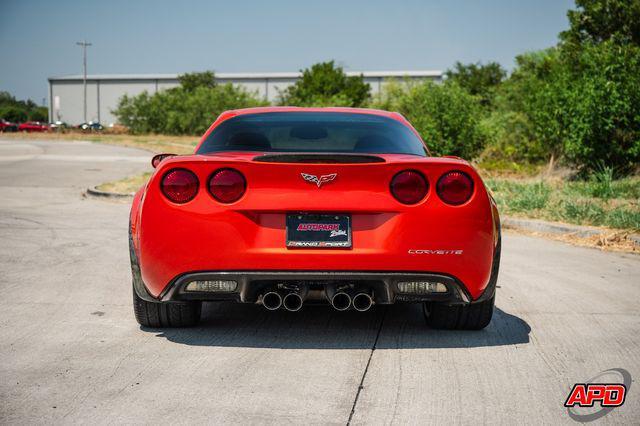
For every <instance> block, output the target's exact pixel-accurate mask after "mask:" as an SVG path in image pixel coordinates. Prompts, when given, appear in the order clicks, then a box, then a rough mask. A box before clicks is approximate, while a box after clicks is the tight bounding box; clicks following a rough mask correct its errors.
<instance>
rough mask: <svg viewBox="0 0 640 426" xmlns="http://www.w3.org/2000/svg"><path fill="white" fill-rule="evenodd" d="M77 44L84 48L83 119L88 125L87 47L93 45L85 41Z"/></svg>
mask: <svg viewBox="0 0 640 426" xmlns="http://www.w3.org/2000/svg"><path fill="white" fill-rule="evenodd" d="M76 44H77V45H78V46H82V70H83V74H82V75H83V77H82V85H83V89H84V96H83V102H84V109H83V117H84V122H85V123H86V122H87V47H88V46H91V43H87V41H86V40H84V41H78V42H76Z"/></svg>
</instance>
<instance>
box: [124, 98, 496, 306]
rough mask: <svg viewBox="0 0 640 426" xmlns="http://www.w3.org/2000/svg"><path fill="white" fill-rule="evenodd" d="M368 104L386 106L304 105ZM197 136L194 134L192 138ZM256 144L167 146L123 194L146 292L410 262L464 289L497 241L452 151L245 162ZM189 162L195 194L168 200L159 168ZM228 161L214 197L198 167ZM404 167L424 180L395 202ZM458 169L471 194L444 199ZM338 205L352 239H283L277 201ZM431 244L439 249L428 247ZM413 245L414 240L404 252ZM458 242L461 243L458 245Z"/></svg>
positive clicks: (475, 288) (317, 207) (398, 268)
mask: <svg viewBox="0 0 640 426" xmlns="http://www.w3.org/2000/svg"><path fill="white" fill-rule="evenodd" d="M289 110H295V111H298V110H300V109H299V108H288V107H286V108H258V109H248V110H238V111H228V112H225V113H223V114H221V115H220V117H219V118H218V119H217V120H216V122H215V123H214V124H213V125H212V126H211V128H210V129H209V130H208V131H207V133H206V134H205V137H206V135H207V134H209V133H210V132H211V131H213V129H215V126H217V125H219V124H220V123H221V122H222V121H224V120H226V119H228V118H230V117H233V116H235V115H238V114H247V113H256V112H257V113H259V112H274V111H289ZM306 110H319V111H336V112H345V113H353V112H359V113H368V114H378V115H385V116H388V117H392V118H394V119H396V120H398V121H400V122H402V123H404V124H405V125H407V126H410V125H409V124H408V122H406V120H405V119H404V118H403V117H402V116H400V115H399V114H397V113H390V112H384V111H375V110H354V109H349V108H330V109H306ZM203 139H204V138H203ZM256 155H257V153H255V152H254V153H250V152H235V153H234V152H224V153H216V154H207V155H187V156H177V157H171V158H167V159H165V160H164V161H162V162H161V163H160V165H159V166H158V168H157V169H156V170H155V172H154V174H153V175H152V176H151V178H150V180H149V183H148V184H147V185H146V186H145V187H144V188H142V189H141V190H140V191H139V192H138V193H137V194H136V197H135V198H134V202H133V206H132V210H131V226H132V234H133V240H134V247H135V248H136V251H137V254H138V257H139V261H140V267H141V271H142V278H143V281H144V283H145V284H146V286H147V288H148V290H149V292H150V293H151V294H153V295H156V296H157V295H159V294H160V293H161V292H162V291H163V289H164V288H165V287H166V286H167V284H168V283H169V282H170V281H171V280H172V279H173V278H175V277H176V276H178V275H180V274H182V273H185V272H194V271H229V270H243V271H252V270H253V271H260V270H280V271H283V270H307V271H318V270H326V271H331V270H335V271H395V272H402V271H411V272H435V273H444V274H449V275H453V276H455V277H457V278H458V279H460V280H461V281H462V282H463V283H464V284H465V286H466V287H467V289H468V290H469V292H470V294H471V295H472V297H473V298H474V299H475V298H477V297H479V296H480V295H481V294H482V291H483V290H484V288H485V287H486V285H487V283H488V281H489V275H490V270H491V263H492V259H493V250H494V247H495V244H496V242H497V229H498V223H499V222H498V221H499V219H498V215H497V209H496V207H495V203H493V200H492V199H491V198H490V196H489V195H488V193H487V191H486V190H485V187H484V185H483V183H482V181H481V179H480V177H479V176H478V174H477V172H476V171H475V170H474V169H473V167H471V165H469V163H467V162H466V161H463V160H461V159H457V158H444V157H441V158H436V157H418V156H413V155H399V154H376V155H377V156H379V157H382V158H384V159H385V160H386V162H384V163H367V164H298V163H293V164H292V163H286V164H285V163H264V162H254V161H252V159H253V158H254V157H256ZM176 168H178V169H187V170H190V171H192V172H193V173H195V175H196V176H197V178H198V181H199V190H198V192H197V194H196V195H195V197H194V198H193V199H192V200H190V201H188V202H186V203H184V204H176V203H173V202H171V201H169V200H168V199H167V197H165V196H164V195H163V194H162V193H161V191H160V182H161V180H162V178H163V176H164V175H165V174H166V173H167V172H169V171H170V170H173V169H176ZM229 168H232V169H234V170H237V171H238V172H240V173H241V174H242V175H243V176H244V178H245V180H246V190H245V191H244V193H243V194H242V196H241V197H240V198H239V199H238V200H237V201H235V202H231V203H228V204H227V203H221V202H219V201H217V200H216V199H215V198H214V197H213V195H212V193H211V192H210V190H209V188H208V185H209V178H210V177H211V176H212V175H213V174H214V173H215V172H216V171H217V170H220V169H229ZM405 170H414V171H417V172H419V173H420V174H422V175H423V176H424V177H425V178H426V180H427V193H426V195H425V196H424V197H423V198H422V199H421V200H419V201H418V202H417V203H416V204H413V205H407V204H403V203H401V202H399V201H398V200H397V199H396V198H394V196H393V195H392V194H391V190H390V184H391V180H392V179H393V177H394V176H395V175H397V174H398V173H400V172H402V171H405ZM452 170H458V171H462V172H464V173H466V174H467V175H468V176H469V177H470V178H471V179H472V181H473V193H472V195H471V198H470V199H469V200H468V201H467V202H465V203H464V204H462V205H460V206H453V205H449V204H446V203H444V202H443V201H442V199H440V198H439V197H438V195H437V194H436V191H435V187H436V183H437V182H438V179H440V177H442V176H443V175H444V174H446V173H447V172H450V171H452ZM301 173H308V174H313V175H316V176H322V175H329V174H333V173H337V177H336V178H335V180H334V181H333V182H332V183H331V185H323V186H322V187H318V186H316V185H309V182H307V181H305V180H304V179H303V178H302V176H301ZM300 211H304V212H319V213H320V212H322V213H327V212H328V213H334V212H335V213H349V214H351V217H352V229H353V247H352V248H351V249H315V248H314V249H295V250H294V249H288V248H287V247H285V239H286V236H285V218H286V213H287V212H300ZM435 250H444V251H445V252H444V253H448V252H449V251H455V252H456V254H455V255H453V254H430V253H434V251H435ZM410 251H413V252H410ZM460 251H461V252H460Z"/></svg>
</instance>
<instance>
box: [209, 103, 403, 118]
mask: <svg viewBox="0 0 640 426" xmlns="http://www.w3.org/2000/svg"><path fill="white" fill-rule="evenodd" d="M268 112H339V113H346V114H370V115H379V116H383V117H389V118H393V119H395V120H401V121H404V119H403V117H402V115H400V114H398V113H397V112H390V111H384V110H381V109H373V108H349V107H324V108H316V107H294V106H267V107H255V108H241V109H233V110H229V111H225V112H223V113H222V114H220V117H219V119H220V120H225V119H228V118H231V117H235V116H237V115H246V114H261V113H268Z"/></svg>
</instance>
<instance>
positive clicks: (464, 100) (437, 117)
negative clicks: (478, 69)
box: [374, 81, 484, 159]
mask: <svg viewBox="0 0 640 426" xmlns="http://www.w3.org/2000/svg"><path fill="white" fill-rule="evenodd" d="M374 106H376V107H384V108H386V109H391V110H395V111H398V112H400V113H401V114H402V115H404V116H405V117H406V118H407V119H408V120H409V121H410V122H411V123H412V124H413V126H414V127H415V128H416V130H417V131H418V132H419V133H420V135H421V136H422V138H423V139H424V141H425V142H426V144H427V146H428V147H429V150H430V151H431V153H432V154H434V155H457V156H460V157H464V158H468V159H471V158H474V157H475V156H477V155H478V153H479V152H480V151H481V150H482V148H483V146H484V141H483V138H482V136H483V135H482V133H481V132H480V129H479V126H478V124H479V122H480V120H481V118H482V116H483V111H482V108H481V106H480V102H479V100H478V98H477V97H475V96H472V95H471V94H469V93H468V92H467V91H466V90H465V89H463V88H462V87H460V86H459V85H457V84H456V83H453V82H451V83H449V84H435V83H433V82H430V81H427V82H424V83H420V84H405V85H402V84H399V83H397V82H396V83H391V84H388V85H386V86H385V88H384V92H383V94H382V96H381V97H380V101H379V103H377V104H375V105H374Z"/></svg>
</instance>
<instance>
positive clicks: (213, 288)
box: [185, 280, 238, 293]
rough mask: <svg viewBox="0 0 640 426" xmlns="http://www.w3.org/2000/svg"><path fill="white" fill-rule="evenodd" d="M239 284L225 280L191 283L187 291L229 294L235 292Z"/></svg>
mask: <svg viewBox="0 0 640 426" xmlns="http://www.w3.org/2000/svg"><path fill="white" fill-rule="evenodd" d="M237 287H238V283H237V282H235V281H225V280H211V281H209V280H204V281H191V282H190V283H189V284H187V287H186V288H185V290H186V291H206V292H211V293H228V292H231V291H235V290H236V288H237Z"/></svg>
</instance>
